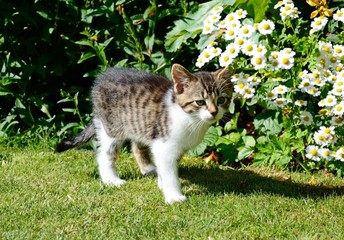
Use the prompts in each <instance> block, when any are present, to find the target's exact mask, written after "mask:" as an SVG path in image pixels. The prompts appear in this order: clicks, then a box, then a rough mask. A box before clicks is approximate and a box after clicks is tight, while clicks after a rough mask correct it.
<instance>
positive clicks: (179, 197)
mask: <svg viewBox="0 0 344 240" xmlns="http://www.w3.org/2000/svg"><path fill="white" fill-rule="evenodd" d="M185 200H186V197H185V196H184V195H182V194H180V195H174V196H166V197H165V201H166V203H167V204H173V203H176V202H183V201H185Z"/></svg>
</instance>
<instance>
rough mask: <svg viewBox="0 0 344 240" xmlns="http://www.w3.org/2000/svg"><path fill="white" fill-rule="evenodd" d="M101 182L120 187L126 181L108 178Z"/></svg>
mask: <svg viewBox="0 0 344 240" xmlns="http://www.w3.org/2000/svg"><path fill="white" fill-rule="evenodd" d="M103 183H104V184H105V185H107V186H115V187H120V186H122V185H123V184H125V183H126V181H125V180H123V179H120V178H117V179H109V180H105V181H103Z"/></svg>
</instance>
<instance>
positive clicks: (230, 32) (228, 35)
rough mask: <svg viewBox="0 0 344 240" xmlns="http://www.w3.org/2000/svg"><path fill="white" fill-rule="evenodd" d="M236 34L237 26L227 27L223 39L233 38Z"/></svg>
mask: <svg viewBox="0 0 344 240" xmlns="http://www.w3.org/2000/svg"><path fill="white" fill-rule="evenodd" d="M237 36H238V28H230V29H227V30H226V32H225V34H224V38H225V40H233V39H235V38H236V37H237Z"/></svg>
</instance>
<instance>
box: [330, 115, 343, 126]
mask: <svg viewBox="0 0 344 240" xmlns="http://www.w3.org/2000/svg"><path fill="white" fill-rule="evenodd" d="M331 125H332V126H337V127H341V126H343V125H344V118H342V117H337V116H332V118H331Z"/></svg>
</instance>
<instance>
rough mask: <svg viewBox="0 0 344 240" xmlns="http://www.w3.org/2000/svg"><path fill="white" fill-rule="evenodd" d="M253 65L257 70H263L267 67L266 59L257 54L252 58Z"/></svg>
mask: <svg viewBox="0 0 344 240" xmlns="http://www.w3.org/2000/svg"><path fill="white" fill-rule="evenodd" d="M251 64H252V65H253V67H254V69H255V70H259V69H262V68H264V67H266V57H265V56H264V55H258V54H256V55H254V56H253V57H252V58H251Z"/></svg>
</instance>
